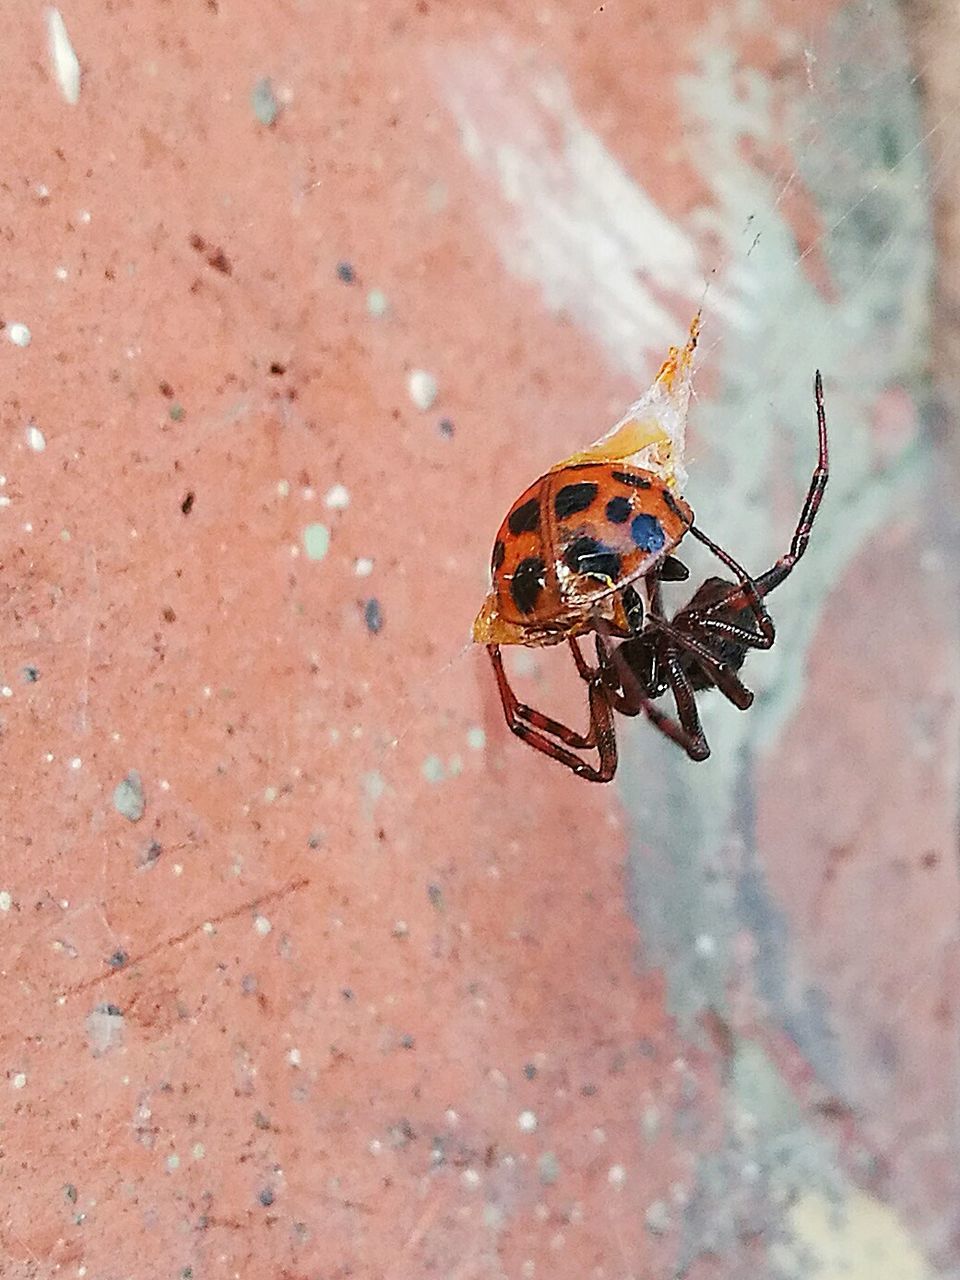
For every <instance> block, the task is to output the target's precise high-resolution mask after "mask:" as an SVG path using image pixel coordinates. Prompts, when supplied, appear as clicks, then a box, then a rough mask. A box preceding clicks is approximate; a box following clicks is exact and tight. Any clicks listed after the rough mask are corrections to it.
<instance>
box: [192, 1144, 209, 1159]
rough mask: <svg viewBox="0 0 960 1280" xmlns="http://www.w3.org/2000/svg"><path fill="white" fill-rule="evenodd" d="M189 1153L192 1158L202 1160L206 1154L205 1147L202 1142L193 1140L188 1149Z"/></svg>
mask: <svg viewBox="0 0 960 1280" xmlns="http://www.w3.org/2000/svg"><path fill="white" fill-rule="evenodd" d="M190 1154H191V1155H192V1156H193V1158H194V1160H202V1159H203V1157H204V1156H205V1155H206V1154H207V1149H206V1147H205V1146H204V1145H203V1143H202V1142H195V1143H194V1144H193V1147H192V1149H191V1151H190Z"/></svg>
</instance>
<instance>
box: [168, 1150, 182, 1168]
mask: <svg viewBox="0 0 960 1280" xmlns="http://www.w3.org/2000/svg"><path fill="white" fill-rule="evenodd" d="M166 1163H167V1173H173V1172H174V1171H175V1170H176V1169H179V1168H180V1157H179V1156H178V1155H177V1153H176V1152H174V1153H173V1154H172V1155H169V1156H167V1162H166Z"/></svg>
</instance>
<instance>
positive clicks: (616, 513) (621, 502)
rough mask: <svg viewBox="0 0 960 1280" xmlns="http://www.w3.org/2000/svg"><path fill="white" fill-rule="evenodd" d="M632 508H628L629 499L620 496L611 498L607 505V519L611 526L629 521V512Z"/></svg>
mask: <svg viewBox="0 0 960 1280" xmlns="http://www.w3.org/2000/svg"><path fill="white" fill-rule="evenodd" d="M632 510H633V508H632V507H631V506H630V499H629V498H624V497H622V496H620V497H617V498H611V499H610V501H609V502H608V503H607V519H608V520H609V521H610V522H611V523H612V524H626V523H627V521H628V520H629V519H630V512H631V511H632Z"/></svg>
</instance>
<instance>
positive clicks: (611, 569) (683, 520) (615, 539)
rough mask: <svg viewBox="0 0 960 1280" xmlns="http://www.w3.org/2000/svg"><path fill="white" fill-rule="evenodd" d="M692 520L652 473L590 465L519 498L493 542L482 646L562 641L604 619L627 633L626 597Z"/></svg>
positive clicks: (564, 471)
mask: <svg viewBox="0 0 960 1280" xmlns="http://www.w3.org/2000/svg"><path fill="white" fill-rule="evenodd" d="M692 523H693V512H692V511H691V510H690V508H689V507H688V506H687V504H686V503H685V502H684V500H683V499H682V498H680V497H679V496H674V494H672V493H671V491H670V489H669V487H668V486H667V484H665V483H664V481H663V480H662V479H660V478H659V477H658V476H656V475H654V474H653V473H652V472H650V471H644V470H641V469H639V468H637V467H630V466H627V465H625V464H622V463H620V464H616V463H609V462H587V463H575V464H566V465H563V466H560V467H558V468H556V469H555V470H553V471H548V472H547V473H546V475H543V476H541V477H540V479H539V480H537V481H535V482H534V483H533V484H532V485H531V486H530V488H529V489H527V490H526V491H525V492H524V493H522V494H521V495H520V497H519V498H518V499H517V501H516V502H515V503H514V505H513V506H512V507H511V508H510V511H509V512H508V513H507V516H506V519H505V520H504V522H503V524H502V525H501V526H500V530H499V532H498V534H497V537H496V541H495V542H494V544H493V556H492V558H491V574H492V578H493V585H492V589H491V592H490V595H489V596H488V598H487V603H486V604H485V606H484V610H482V611H481V613H480V616H479V617H478V619H477V622H476V625H475V628H474V636H475V638H476V639H477V640H478V641H479V642H481V643H484V644H526V645H543V644H557V643H558V642H560V641H563V640H567V639H569V638H570V637H572V636H577V635H581V634H583V633H584V632H585V631H592V630H595V629H596V620H597V619H598V618H603V619H604V620H605V621H607V622H608V623H609V624H610V625H611V627H612V628H613V629H614V632H615V634H618V635H621V634H622V635H625V636H626V635H629V634H630V630H629V627H628V625H627V622H626V619H625V617H624V614H623V604H622V591H623V588H624V587H626V586H628V585H629V584H630V583H631V582H633V581H635V580H636V579H638V578H643V577H644V576H646V575H647V574H648V573H650V571H651V570H652V569H653V568H654V566H655V565H656V564H658V563H659V562H660V561H661V560H663V559H664V558H665V557H666V556H668V555H669V554H670V552H671V551H672V550H673V548H674V547H675V546H676V545H677V543H678V542H679V541H680V539H681V538H682V537H683V535H684V534H685V533H686V531H687V529H688V528H689V527H690V525H691V524H692Z"/></svg>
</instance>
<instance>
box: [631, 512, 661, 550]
mask: <svg viewBox="0 0 960 1280" xmlns="http://www.w3.org/2000/svg"><path fill="white" fill-rule="evenodd" d="M630 536H631V538H633V540H634V542H635V543H636V544H637V546H638V547H639V548H640V550H641V551H659V550H661V548H662V547H663V545H664V543H665V542H666V540H667V537H666V534H665V533H664V532H663V525H662V524H661V523H660V521H659V520H658V519H657V517H656V516H651V515H648V514H647V513H646V512H643V514H642V515H639V516H634V517H633V520H632V521H631V523H630Z"/></svg>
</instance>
